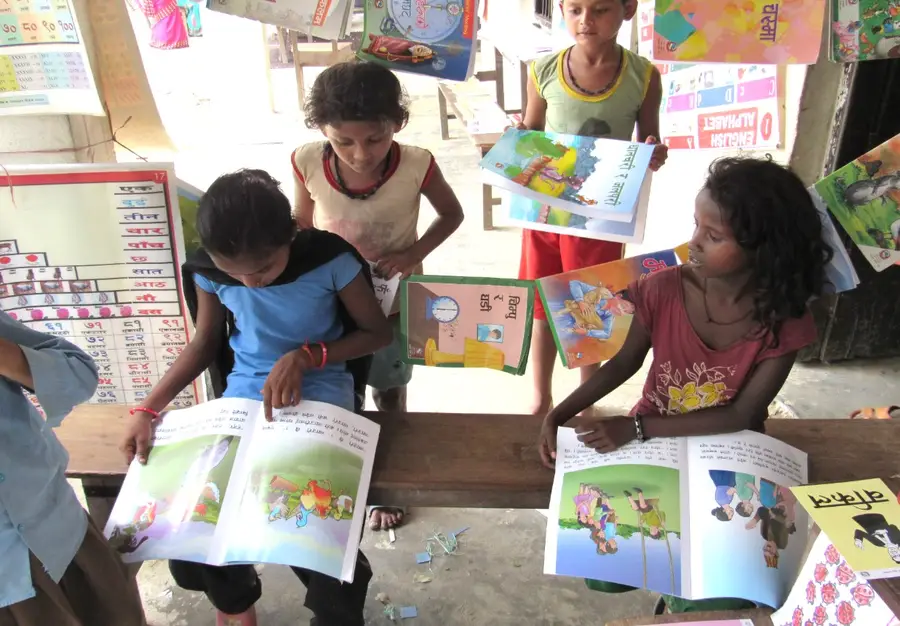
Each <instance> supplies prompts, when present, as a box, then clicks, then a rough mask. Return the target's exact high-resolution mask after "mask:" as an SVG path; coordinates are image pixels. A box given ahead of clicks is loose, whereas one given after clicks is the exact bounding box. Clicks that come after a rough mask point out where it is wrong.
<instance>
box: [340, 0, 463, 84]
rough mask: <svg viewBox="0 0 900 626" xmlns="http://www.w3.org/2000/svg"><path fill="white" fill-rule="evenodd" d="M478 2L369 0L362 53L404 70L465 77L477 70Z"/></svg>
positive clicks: (395, 68)
mask: <svg viewBox="0 0 900 626" xmlns="http://www.w3.org/2000/svg"><path fill="white" fill-rule="evenodd" d="M477 12H478V2H477V0H366V5H365V28H364V30H363V34H362V43H361V44H360V47H359V50H357V52H356V56H358V57H359V58H360V59H362V60H364V61H374V62H375V63H380V64H382V65H386V66H387V67H389V68H391V69H392V70H395V71H398V72H412V73H415V74H424V75H425V76H432V77H434V78H443V79H448V80H459V81H464V80H466V79H468V78H469V77H470V76H471V75H472V72H473V71H474V69H475V55H476V52H477V46H476V42H477V38H476V34H477V30H478V24H477Z"/></svg>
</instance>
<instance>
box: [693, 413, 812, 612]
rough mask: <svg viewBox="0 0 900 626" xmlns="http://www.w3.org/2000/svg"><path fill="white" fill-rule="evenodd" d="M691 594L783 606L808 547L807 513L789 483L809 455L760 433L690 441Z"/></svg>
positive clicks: (798, 477)
mask: <svg viewBox="0 0 900 626" xmlns="http://www.w3.org/2000/svg"><path fill="white" fill-rule="evenodd" d="M687 455H688V475H689V479H690V488H689V490H688V506H689V511H690V515H691V518H692V525H691V532H692V533H693V536H694V537H695V538H696V540H695V541H693V542H692V543H691V545H690V550H691V586H692V590H693V598H694V599H699V598H744V599H747V600H750V601H752V602H757V603H760V604H764V605H766V606H771V607H778V606H780V605H781V603H782V602H783V601H784V599H785V597H787V594H788V591H789V590H790V588H791V584H792V583H793V582H794V577H795V576H796V575H797V571H798V570H799V569H800V560H801V559H802V558H803V551H804V549H805V547H806V538H807V534H808V525H809V524H808V518H807V515H806V513H805V512H804V511H803V509H802V508H801V507H799V506H797V499H796V498H795V497H794V496H793V494H792V493H791V490H790V487H793V486H795V485H798V484H802V483H805V482H806V480H807V458H806V453H805V452H802V451H800V450H797V449H796V448H793V447H791V446H789V445H787V444H785V443H782V442H781V441H778V440H777V439H773V438H772V437H768V436H766V435H763V434H761V433H756V432H751V431H742V432H739V433H731V434H728V435H715V436H711V437H689V438H688V439H687Z"/></svg>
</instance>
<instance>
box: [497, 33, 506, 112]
mask: <svg viewBox="0 0 900 626" xmlns="http://www.w3.org/2000/svg"><path fill="white" fill-rule="evenodd" d="M503 64H504V62H503V55H502V54H500V51H499V50H498V49H497V47H496V46H494V72H496V77H495V83H494V86H495V87H496V89H497V104H498V105H499V106H500V108H501V109H503V110H504V111H506V94H505V93H504V91H503Z"/></svg>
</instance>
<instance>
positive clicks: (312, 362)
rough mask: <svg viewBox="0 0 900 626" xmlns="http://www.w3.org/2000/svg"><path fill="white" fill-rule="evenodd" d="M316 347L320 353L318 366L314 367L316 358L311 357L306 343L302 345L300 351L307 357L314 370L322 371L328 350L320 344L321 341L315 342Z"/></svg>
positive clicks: (311, 354) (310, 351)
mask: <svg viewBox="0 0 900 626" xmlns="http://www.w3.org/2000/svg"><path fill="white" fill-rule="evenodd" d="M316 345H317V346H319V350H321V351H322V362H321V363H319V364H318V365H316V357H314V356H313V353H312V350H310V348H309V344H308V343H305V344H303V346H302V348H301V349H302V350H303V351H304V352H305V353H306V355H307V356H308V357H309V362H310V364H311V365H312V366H313V367H314V368H316V369H319V370H320V369H322V368H323V367H325V364H326V363H328V348H326V347H325V344H324V343H322V342H321V341H317V342H316Z"/></svg>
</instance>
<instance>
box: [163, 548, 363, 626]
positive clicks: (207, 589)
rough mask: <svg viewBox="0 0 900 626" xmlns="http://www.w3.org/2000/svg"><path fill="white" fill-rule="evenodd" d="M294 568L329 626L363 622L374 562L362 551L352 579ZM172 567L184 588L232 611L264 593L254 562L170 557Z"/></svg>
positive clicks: (321, 619) (309, 605)
mask: <svg viewBox="0 0 900 626" xmlns="http://www.w3.org/2000/svg"><path fill="white" fill-rule="evenodd" d="M291 570H292V571H293V572H294V574H295V575H296V576H297V578H299V579H300V582H302V583H303V584H304V585H305V586H306V600H305V601H304V602H303V606H305V607H306V608H308V609H309V610H310V611H312V612H313V615H315V616H316V618H318V621H319V623H321V624H327V626H363V624H364V620H363V607H364V606H365V604H366V593H367V592H368V590H369V581H370V580H372V566H371V565H369V560H368V559H367V558H366V556H365V555H364V554H363V553H362V552H358V553H357V555H356V573H355V575H354V577H353V582H352V583H342V582H341V581H340V580H338V579H337V578H332V577H331V576H326V575H325V574H320V573H319V572H314V571H312V570H308V569H300V568H299V567H292V568H291ZM169 571H170V572H172V577H173V578H174V579H175V583H176V584H177V585H178V586H179V587H181V588H182V589H187V590H189V591H202V592H203V593H205V594H206V597H207V598H209V601H210V602H211V603H212V605H213V606H214V607H215V608H216V609H217V610H219V611H221V612H223V613H226V614H228V615H237V614H239V613H243V612H244V611H247V610H249V609H250V607H252V606H253V605H254V604H256V601H257V600H259V598H260V596H261V595H262V581H260V579H259V576H258V575H257V573H256V568H255V567H253V566H252V565H224V566H215V565H205V564H203V563H191V562H189V561H169Z"/></svg>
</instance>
